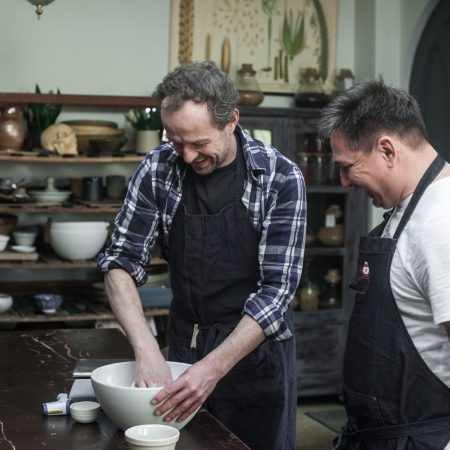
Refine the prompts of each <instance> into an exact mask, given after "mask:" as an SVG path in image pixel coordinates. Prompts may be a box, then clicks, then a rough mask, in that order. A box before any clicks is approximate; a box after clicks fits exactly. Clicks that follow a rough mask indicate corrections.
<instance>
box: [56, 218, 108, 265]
mask: <svg viewBox="0 0 450 450" xmlns="http://www.w3.org/2000/svg"><path fill="white" fill-rule="evenodd" d="M108 230H109V223H108V222H52V223H51V225H50V245H51V246H52V248H53V250H55V252H56V254H57V255H58V256H60V257H61V258H65V259H71V260H79V259H91V258H93V257H94V256H96V255H97V253H98V252H99V251H100V250H101V248H102V247H103V245H104V244H105V242H106V239H107V237H108Z"/></svg>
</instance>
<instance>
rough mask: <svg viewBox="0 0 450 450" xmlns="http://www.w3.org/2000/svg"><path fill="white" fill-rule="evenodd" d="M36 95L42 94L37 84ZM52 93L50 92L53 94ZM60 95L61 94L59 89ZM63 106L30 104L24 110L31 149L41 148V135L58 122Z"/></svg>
mask: <svg viewBox="0 0 450 450" xmlns="http://www.w3.org/2000/svg"><path fill="white" fill-rule="evenodd" d="M35 93H36V94H40V93H41V90H40V88H39V85H38V84H36V88H35ZM51 93H52V91H50V92H49V94H51ZM57 93H58V94H61V92H60V91H59V89H58V90H57ZM61 109H62V105H61V104H59V103H58V104H55V103H29V104H28V105H27V106H26V108H25V109H24V116H25V119H26V121H27V126H28V136H29V144H30V147H31V148H34V147H40V146H41V133H42V132H43V131H44V130H45V129H46V128H48V127H49V126H50V125H53V124H54V123H55V122H56V119H57V118H58V116H59V114H60V113H61Z"/></svg>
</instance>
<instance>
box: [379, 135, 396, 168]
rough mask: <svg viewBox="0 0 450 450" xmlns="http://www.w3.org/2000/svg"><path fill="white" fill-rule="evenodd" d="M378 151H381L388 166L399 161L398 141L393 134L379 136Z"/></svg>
mask: <svg viewBox="0 0 450 450" xmlns="http://www.w3.org/2000/svg"><path fill="white" fill-rule="evenodd" d="M377 151H379V152H381V156H382V157H383V159H384V160H385V161H386V163H387V165H388V167H393V165H394V164H395V163H396V161H397V157H398V151H397V145H396V142H395V140H394V139H392V137H391V136H380V137H379V138H378V140H377Z"/></svg>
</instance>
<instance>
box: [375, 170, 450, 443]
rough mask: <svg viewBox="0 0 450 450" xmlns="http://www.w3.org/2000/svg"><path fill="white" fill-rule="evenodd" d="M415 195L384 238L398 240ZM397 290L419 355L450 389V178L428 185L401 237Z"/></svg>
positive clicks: (396, 261) (400, 207)
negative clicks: (449, 326) (449, 333)
mask: <svg viewBox="0 0 450 450" xmlns="http://www.w3.org/2000/svg"><path fill="white" fill-rule="evenodd" d="M411 196H412V195H411ZM411 196H409V197H408V198H406V199H405V200H404V201H403V202H402V203H401V204H400V205H398V206H397V208H396V209H395V211H394V213H393V214H392V216H391V218H390V220H389V222H388V223H387V225H386V227H385V229H384V231H383V236H382V237H389V238H392V237H393V235H394V233H395V230H396V229H397V226H398V223H399V221H400V218H401V217H402V215H403V213H404V211H405V209H406V206H407V205H408V203H409V201H410V200H411ZM391 288H392V292H393V294H394V298H395V300H396V302H397V306H398V308H399V310H400V313H401V316H402V318H403V321H404V323H405V325H406V328H407V330H408V332H409V334H410V336H411V338H412V340H413V342H414V345H415V346H416V348H417V350H418V352H419V353H420V355H421V356H422V358H423V360H424V361H425V362H426V364H427V365H428V367H430V369H431V370H432V371H433V372H434V373H435V374H436V375H437V376H438V377H439V378H440V379H441V380H442V381H443V382H444V383H445V384H446V385H447V386H449V387H450V342H449V338H448V336H447V333H446V331H445V328H444V326H443V325H440V324H442V323H443V322H447V321H450V177H446V178H441V179H439V180H436V181H434V182H433V183H432V184H431V185H430V186H428V188H427V189H426V191H425V192H424V194H423V196H422V198H421V199H420V201H419V203H418V205H417V206H416V209H415V210H414V212H413V214H412V216H411V218H410V219H409V222H408V223H407V225H406V227H405V229H404V230H403V232H402V234H401V235H400V238H399V240H398V243H397V249H396V251H395V254H394V258H393V260H392V266H391ZM445 450H450V444H449V445H447V447H445Z"/></svg>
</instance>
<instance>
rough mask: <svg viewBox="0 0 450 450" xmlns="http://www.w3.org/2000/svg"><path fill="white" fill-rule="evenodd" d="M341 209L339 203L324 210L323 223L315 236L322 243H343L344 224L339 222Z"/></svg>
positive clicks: (333, 244)
mask: <svg viewBox="0 0 450 450" xmlns="http://www.w3.org/2000/svg"><path fill="white" fill-rule="evenodd" d="M342 215H343V214H342V210H341V207H340V206H339V205H330V206H329V207H328V209H327V210H326V211H325V224H324V226H323V227H321V228H320V230H319V233H318V235H317V237H318V238H319V241H320V242H321V244H323V245H328V246H333V247H336V246H337V247H339V246H340V245H342V244H343V243H344V239H345V236H344V225H343V224H342V223H341V222H342V220H341V218H342Z"/></svg>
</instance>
